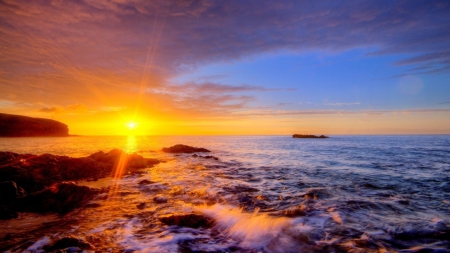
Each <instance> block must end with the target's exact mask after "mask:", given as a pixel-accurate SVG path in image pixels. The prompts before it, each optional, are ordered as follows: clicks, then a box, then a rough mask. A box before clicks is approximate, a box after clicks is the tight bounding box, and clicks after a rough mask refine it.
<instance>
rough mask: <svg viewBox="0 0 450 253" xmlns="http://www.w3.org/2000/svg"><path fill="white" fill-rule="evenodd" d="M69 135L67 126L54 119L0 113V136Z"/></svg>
mask: <svg viewBox="0 0 450 253" xmlns="http://www.w3.org/2000/svg"><path fill="white" fill-rule="evenodd" d="M40 136H47V137H49V136H69V127H68V126H67V125H66V124H63V123H61V122H59V121H56V120H51V119H43V118H33V117H27V116H22V115H14V114H6V113H0V137H40Z"/></svg>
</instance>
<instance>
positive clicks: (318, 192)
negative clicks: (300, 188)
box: [302, 188, 333, 199]
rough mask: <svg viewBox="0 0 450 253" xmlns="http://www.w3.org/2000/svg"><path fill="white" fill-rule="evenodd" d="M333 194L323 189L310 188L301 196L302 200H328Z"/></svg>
mask: <svg viewBox="0 0 450 253" xmlns="http://www.w3.org/2000/svg"><path fill="white" fill-rule="evenodd" d="M332 195H333V194H331V193H330V192H329V191H328V190H327V189H325V188H311V189H308V191H306V194H304V195H302V197H304V198H308V199H324V198H329V197H331V196H332Z"/></svg>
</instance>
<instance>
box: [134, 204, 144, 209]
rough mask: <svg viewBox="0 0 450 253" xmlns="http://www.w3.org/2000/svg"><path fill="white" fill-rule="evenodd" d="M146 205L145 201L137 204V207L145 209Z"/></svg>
mask: <svg viewBox="0 0 450 253" xmlns="http://www.w3.org/2000/svg"><path fill="white" fill-rule="evenodd" d="M145 206H146V204H145V203H140V204H138V205H136V208H137V209H144V208H145Z"/></svg>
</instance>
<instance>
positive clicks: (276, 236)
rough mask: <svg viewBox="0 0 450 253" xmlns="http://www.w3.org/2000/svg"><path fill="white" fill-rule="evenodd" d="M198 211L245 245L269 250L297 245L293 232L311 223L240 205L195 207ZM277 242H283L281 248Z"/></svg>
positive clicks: (299, 231)
mask: <svg viewBox="0 0 450 253" xmlns="http://www.w3.org/2000/svg"><path fill="white" fill-rule="evenodd" d="M196 209H197V211H199V212H202V213H204V214H205V215H207V216H210V217H213V218H214V219H215V220H216V223H217V224H216V226H217V228H219V229H222V230H223V232H224V233H226V234H228V235H229V236H231V237H233V238H235V239H237V240H238V241H240V246H241V247H244V248H253V249H265V251H267V252H289V251H288V250H289V249H291V248H293V247H294V246H295V245H297V242H295V241H294V240H293V238H292V235H298V234H301V233H307V232H308V231H309V230H310V227H309V226H305V225H302V224H300V223H299V222H297V221H296V220H295V219H291V218H285V217H271V216H268V215H267V214H261V213H258V212H257V211H255V212H254V213H245V212H243V211H242V210H241V209H239V208H236V207H232V206H226V205H220V204H216V205H213V206H200V207H196ZM276 245H283V246H282V248H280V247H277V246H276Z"/></svg>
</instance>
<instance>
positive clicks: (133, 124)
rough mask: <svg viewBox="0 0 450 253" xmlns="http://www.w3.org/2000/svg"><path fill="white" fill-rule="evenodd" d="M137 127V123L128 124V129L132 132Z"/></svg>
mask: <svg viewBox="0 0 450 253" xmlns="http://www.w3.org/2000/svg"><path fill="white" fill-rule="evenodd" d="M135 127H136V123H134V122H130V123H128V128H129V129H130V130H132V129H134V128H135Z"/></svg>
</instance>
